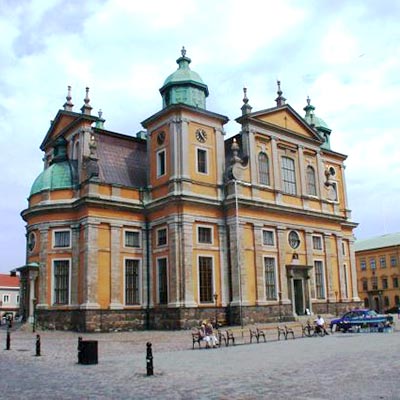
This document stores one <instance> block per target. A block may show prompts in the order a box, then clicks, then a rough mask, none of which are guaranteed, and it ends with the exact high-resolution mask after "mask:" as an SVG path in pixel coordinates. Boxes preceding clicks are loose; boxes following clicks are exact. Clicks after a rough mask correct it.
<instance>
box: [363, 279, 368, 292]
mask: <svg viewBox="0 0 400 400" xmlns="http://www.w3.org/2000/svg"><path fill="white" fill-rule="evenodd" d="M362 289H363V291H364V292H366V291H368V281H367V280H366V279H364V280H363V281H362Z"/></svg>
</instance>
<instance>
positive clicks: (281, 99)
mask: <svg viewBox="0 0 400 400" xmlns="http://www.w3.org/2000/svg"><path fill="white" fill-rule="evenodd" d="M277 84H278V91H277V92H276V93H277V94H278V97H277V98H276V99H275V101H276V106H277V107H281V106H283V105H284V104H285V101H286V99H285V98H284V97H283V96H282V93H283V92H282V90H281V81H277Z"/></svg>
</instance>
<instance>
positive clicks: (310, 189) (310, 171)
mask: <svg viewBox="0 0 400 400" xmlns="http://www.w3.org/2000/svg"><path fill="white" fill-rule="evenodd" d="M307 193H308V194H309V195H310V196H316V195H317V185H316V184H315V170H314V168H313V167H311V165H309V166H308V167H307Z"/></svg>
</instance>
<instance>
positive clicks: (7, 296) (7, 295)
mask: <svg viewBox="0 0 400 400" xmlns="http://www.w3.org/2000/svg"><path fill="white" fill-rule="evenodd" d="M9 302H10V295H9V294H3V304H8V303H9Z"/></svg>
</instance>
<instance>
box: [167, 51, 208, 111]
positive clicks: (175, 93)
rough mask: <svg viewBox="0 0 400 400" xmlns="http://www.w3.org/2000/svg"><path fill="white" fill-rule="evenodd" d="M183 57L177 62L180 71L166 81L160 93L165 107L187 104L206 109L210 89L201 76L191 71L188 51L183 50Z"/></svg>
mask: <svg viewBox="0 0 400 400" xmlns="http://www.w3.org/2000/svg"><path fill="white" fill-rule="evenodd" d="M181 53H182V57H179V58H178V59H177V60H176V62H177V63H178V65H179V67H178V69H177V70H176V71H175V72H174V73H172V74H171V75H170V76H168V78H167V79H166V80H165V82H164V85H163V87H162V88H161V89H160V93H161V95H162V98H163V107H164V108H165V107H168V106H169V105H171V104H187V105H189V106H193V107H199V108H203V109H205V108H206V97H207V96H208V87H207V85H205V84H204V82H203V80H202V79H201V77H200V75H199V74H198V73H197V72H194V71H192V70H191V69H190V67H189V64H190V62H191V59H190V58H189V57H186V50H185V48H184V47H183V48H182V51H181Z"/></svg>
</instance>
